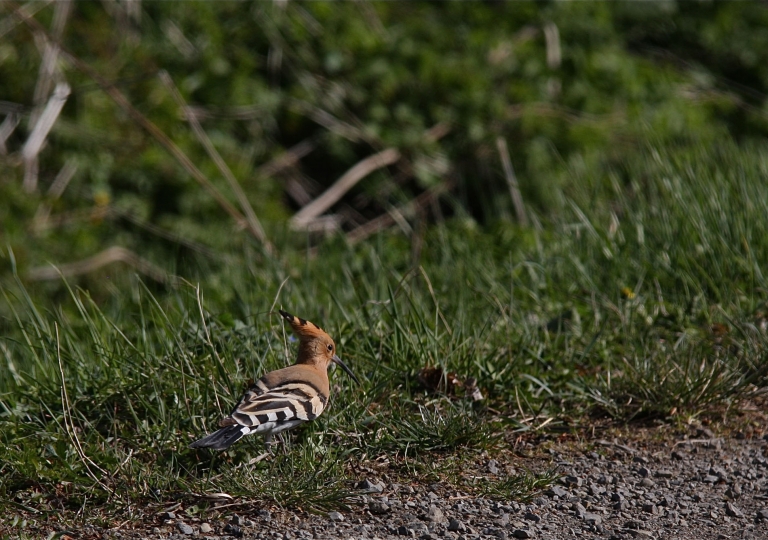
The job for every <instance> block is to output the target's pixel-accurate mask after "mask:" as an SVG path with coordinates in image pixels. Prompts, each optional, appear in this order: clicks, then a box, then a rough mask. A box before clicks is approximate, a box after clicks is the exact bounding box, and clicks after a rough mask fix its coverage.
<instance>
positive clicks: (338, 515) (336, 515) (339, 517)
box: [328, 512, 344, 521]
mask: <svg viewBox="0 0 768 540" xmlns="http://www.w3.org/2000/svg"><path fill="white" fill-rule="evenodd" d="M328 519H330V520H331V521H344V516H343V515H342V514H341V513H340V512H329V513H328Z"/></svg>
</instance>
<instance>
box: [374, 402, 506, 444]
mask: <svg viewBox="0 0 768 540" xmlns="http://www.w3.org/2000/svg"><path fill="white" fill-rule="evenodd" d="M373 429H375V430H376V431H375V433H376V434H377V436H376V437H375V438H374V441H371V442H370V443H369V444H371V445H374V446H380V447H382V448H385V449H388V450H390V451H395V452H397V453H399V454H401V455H406V456H407V455H413V454H422V453H427V452H448V451H454V450H457V449H459V448H476V449H488V448H491V447H492V446H494V445H495V444H496V443H497V442H498V440H499V438H500V437H501V433H500V432H499V431H498V429H497V426H495V425H494V424H493V423H491V422H490V421H489V419H488V418H487V417H486V416H485V415H483V414H482V413H480V412H478V411H476V410H475V409H474V408H473V407H472V405H471V404H469V403H467V402H466V401H460V402H454V401H450V400H447V399H439V400H432V401H431V402H429V403H425V404H418V403H414V402H403V403H399V404H397V403H391V404H390V406H389V407H388V408H387V414H386V415H382V417H381V418H380V420H379V421H378V422H377V423H376V424H375V426H374V428H373Z"/></svg>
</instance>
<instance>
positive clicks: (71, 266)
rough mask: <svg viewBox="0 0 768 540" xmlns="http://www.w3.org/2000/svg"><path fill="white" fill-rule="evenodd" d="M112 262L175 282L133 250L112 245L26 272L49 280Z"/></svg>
mask: <svg viewBox="0 0 768 540" xmlns="http://www.w3.org/2000/svg"><path fill="white" fill-rule="evenodd" d="M114 262H122V263H124V264H127V265H128V266H131V267H133V268H134V269H135V270H136V271H137V272H139V273H140V274H144V275H145V276H147V277H148V278H150V279H153V280H155V281H157V282H159V283H168V282H170V283H175V282H176V278H175V277H174V276H171V275H169V274H168V273H166V272H165V270H163V269H162V268H160V267H159V266H156V265H155V264H153V263H151V262H149V261H148V260H146V259H143V258H141V257H139V256H138V255H136V254H135V253H134V252H133V251H131V250H129V249H126V248H124V247H120V246H112V247H110V248H107V249H105V250H104V251H102V252H100V253H97V254H96V255H94V256H92V257H88V258H87V259H83V260H82V261H77V262H73V263H67V264H62V265H60V266H58V267H57V266H53V265H51V266H39V267H37V268H32V269H31V270H30V271H29V272H27V278H28V279H30V280H31V281H49V280H54V279H60V278H62V277H64V278H67V277H74V276H81V275H84V274H89V273H91V272H93V271H95V270H98V269H99V268H101V267H103V266H106V265H108V264H111V263H114Z"/></svg>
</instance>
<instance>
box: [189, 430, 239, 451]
mask: <svg viewBox="0 0 768 540" xmlns="http://www.w3.org/2000/svg"><path fill="white" fill-rule="evenodd" d="M249 432H250V430H249V429H248V428H247V427H245V426H240V425H237V424H235V425H233V426H227V427H224V428H221V429H220V430H218V431H215V432H213V433H211V434H210V435H208V436H206V437H203V438H202V439H200V440H199V441H195V442H193V443H192V444H190V445H189V447H190V448H213V449H214V450H224V449H226V448H229V447H230V446H232V445H233V444H234V443H236V442H237V441H239V440H240V439H241V438H243V436H244V435H247V434H248V433H249Z"/></svg>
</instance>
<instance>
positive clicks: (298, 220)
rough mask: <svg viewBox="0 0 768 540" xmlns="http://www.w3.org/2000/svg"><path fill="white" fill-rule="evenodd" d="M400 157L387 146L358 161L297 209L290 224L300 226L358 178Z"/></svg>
mask: <svg viewBox="0 0 768 540" xmlns="http://www.w3.org/2000/svg"><path fill="white" fill-rule="evenodd" d="M399 159H400V151H399V150H397V149H396V148H387V149H386V150H382V151H381V152H378V153H376V154H373V155H372V156H369V157H367V158H365V159H364V160H362V161H360V162H358V163H357V164H356V165H355V166H353V167H352V168H351V169H349V170H348V171H347V172H345V173H344V174H343V175H342V176H341V178H339V179H338V180H337V181H336V183H335V184H333V185H332V186H331V187H329V188H328V189H327V190H326V191H325V192H324V193H323V194H322V195H320V196H319V197H318V198H317V199H315V200H314V201H312V202H311V203H309V204H308V205H307V206H305V207H304V208H302V209H301V210H299V211H298V212H297V213H296V215H294V216H293V219H292V220H291V224H292V225H293V226H294V227H296V228H302V227H304V226H306V224H307V223H309V222H310V221H312V220H313V219H314V218H316V217H317V216H319V215H320V214H322V213H323V212H325V211H326V210H328V209H329V208H330V207H331V206H333V205H334V204H335V203H336V202H337V201H338V200H339V199H341V198H342V197H343V196H344V194H345V193H346V192H347V191H349V190H350V189H352V187H353V186H354V185H355V184H357V183H358V182H359V181H360V180H362V179H363V178H365V177H366V176H368V175H369V174H371V173H372V172H373V171H375V170H377V169H381V168H382V167H386V166H387V165H392V164H393V163H395V162H396V161H397V160H399Z"/></svg>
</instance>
